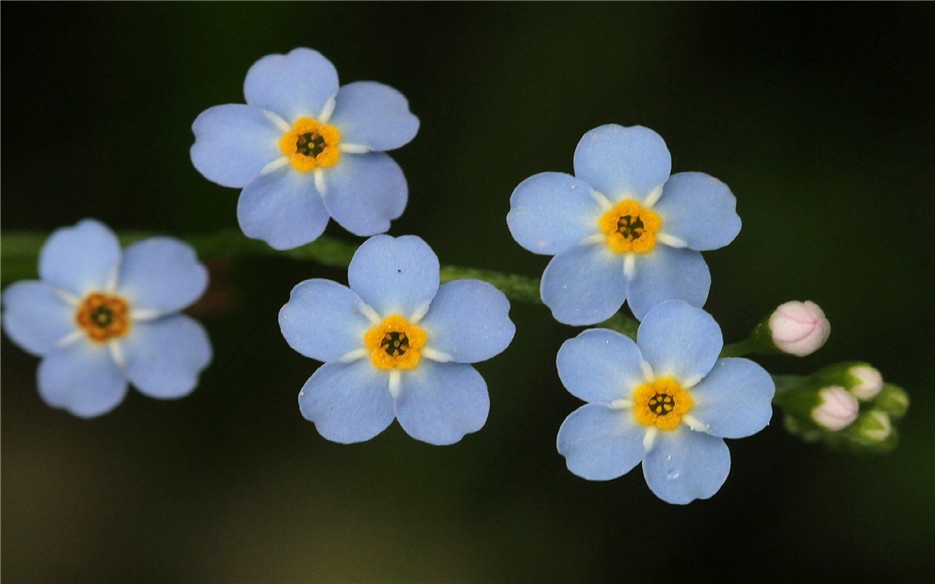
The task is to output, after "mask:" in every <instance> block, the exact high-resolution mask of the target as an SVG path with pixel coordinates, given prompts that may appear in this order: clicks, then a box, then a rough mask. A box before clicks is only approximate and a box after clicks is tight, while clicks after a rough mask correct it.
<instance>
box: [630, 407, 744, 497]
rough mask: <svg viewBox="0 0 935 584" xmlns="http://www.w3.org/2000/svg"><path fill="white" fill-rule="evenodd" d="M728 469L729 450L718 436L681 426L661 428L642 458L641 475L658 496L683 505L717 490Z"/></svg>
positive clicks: (725, 478)
mask: <svg viewBox="0 0 935 584" xmlns="http://www.w3.org/2000/svg"><path fill="white" fill-rule="evenodd" d="M729 472H730V452H729V451H728V450H727V445H726V444H724V441H723V440H722V439H720V438H716V437H714V436H708V435H707V434H702V433H701V432H692V431H691V430H689V429H688V428H687V427H686V426H684V425H683V426H680V427H679V428H678V429H676V430H673V431H671V432H665V431H660V432H658V433H657V434H656V439H655V441H654V443H653V447H652V449H651V450H650V451H649V452H647V453H646V456H645V457H644V458H643V476H644V477H645V478H646V484H647V485H649V488H650V490H652V492H653V493H655V494H656V496H657V497H659V498H660V499H662V500H663V501H665V502H667V503H674V504H677V505H684V504H686V503H691V502H692V501H694V500H695V499H707V498H709V497H710V496H711V495H713V494H714V493H716V492H718V489H720V488H721V485H723V484H724V481H726V480H727V475H728V473H729Z"/></svg>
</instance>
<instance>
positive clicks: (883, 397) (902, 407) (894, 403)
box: [873, 383, 909, 419]
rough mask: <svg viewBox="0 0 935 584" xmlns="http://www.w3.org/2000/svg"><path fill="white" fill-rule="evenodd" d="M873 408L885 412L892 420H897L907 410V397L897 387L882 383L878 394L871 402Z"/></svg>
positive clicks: (901, 389)
mask: <svg viewBox="0 0 935 584" xmlns="http://www.w3.org/2000/svg"><path fill="white" fill-rule="evenodd" d="M873 407H875V408H877V409H879V410H882V411H884V412H886V413H887V414H889V416H890V417H891V418H893V419H899V418H901V417H903V416H904V415H906V410H908V409H909V395H908V394H906V391H905V390H904V389H903V388H901V387H899V386H897V385H893V384H892V383H884V384H883V389H882V390H881V391H880V394H879V395H877V397H876V399H874V400H873Z"/></svg>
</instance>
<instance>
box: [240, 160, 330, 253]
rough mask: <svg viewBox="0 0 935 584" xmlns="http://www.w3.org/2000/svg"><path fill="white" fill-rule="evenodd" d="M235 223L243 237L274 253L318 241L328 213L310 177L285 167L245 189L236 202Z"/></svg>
mask: <svg viewBox="0 0 935 584" xmlns="http://www.w3.org/2000/svg"><path fill="white" fill-rule="evenodd" d="M237 220H238V222H239V223H240V228H241V229H242V230H243V232H244V235H246V236H247V237H252V238H253V239H261V240H263V241H265V242H266V243H268V244H269V245H270V247H272V248H274V249H292V248H294V247H298V246H300V245H305V244H306V243H309V242H311V241H315V240H316V239H318V236H319V235H321V234H322V233H323V232H324V230H325V227H326V226H327V225H328V211H327V209H325V206H324V204H322V201H321V196H320V195H319V194H318V191H317V190H315V182H314V176H313V175H312V173H305V174H302V173H298V172H294V171H293V170H292V168H291V167H286V168H281V169H279V170H276V171H273V172H270V173H269V174H265V175H263V176H260V177H259V178H257V179H256V180H255V181H253V182H252V183H250V184H249V185H247V188H245V189H244V190H243V192H241V193H240V199H239V200H238V201H237Z"/></svg>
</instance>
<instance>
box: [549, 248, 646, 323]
mask: <svg viewBox="0 0 935 584" xmlns="http://www.w3.org/2000/svg"><path fill="white" fill-rule="evenodd" d="M540 293H541V295H542V302H544V303H545V305H546V306H548V307H549V308H550V309H551V310H552V316H554V317H555V320H557V321H559V322H563V323H565V324H571V325H588V324H594V323H598V322H601V321H604V320H607V319H608V318H610V317H611V316H613V314H614V313H615V312H617V311H618V310H620V307H621V306H623V302H624V300H625V299H626V297H627V281H626V277H625V276H624V274H623V256H621V255H618V254H615V253H612V252H610V251H608V250H607V248H606V246H604V245H603V244H601V245H576V246H574V247H572V248H571V249H568V250H566V251H563V252H561V253H560V254H558V255H557V256H555V257H554V258H552V261H550V262H549V265H548V266H546V268H545V272H543V273H542V284H541V286H540Z"/></svg>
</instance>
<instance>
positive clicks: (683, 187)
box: [654, 172, 740, 251]
mask: <svg viewBox="0 0 935 584" xmlns="http://www.w3.org/2000/svg"><path fill="white" fill-rule="evenodd" d="M736 208H737V199H736V198H734V195H733V193H731V192H730V189H729V188H727V185H726V184H724V183H722V182H721V181H719V180H718V179H716V178H714V177H713V176H709V175H707V174H704V173H701V172H680V173H678V174H673V175H672V176H671V177H669V180H668V181H667V182H666V186H665V187H664V188H663V189H662V197H661V198H660V199H659V202H658V203H656V206H655V207H654V210H655V211H657V212H658V213H659V216H660V217H661V218H662V231H663V233H666V234H669V235H674V236H675V237H678V238H679V239H681V240H682V241H684V242H685V244H686V246H687V247H689V248H690V249H697V250H699V251H705V250H709V249H717V248H719V247H724V246H725V245H727V244H728V243H730V242H732V241H734V238H735V237H737V234H738V233H740V216H739V215H737V210H736Z"/></svg>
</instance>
